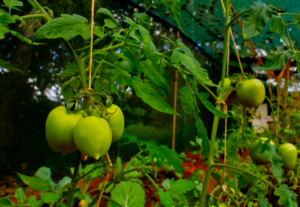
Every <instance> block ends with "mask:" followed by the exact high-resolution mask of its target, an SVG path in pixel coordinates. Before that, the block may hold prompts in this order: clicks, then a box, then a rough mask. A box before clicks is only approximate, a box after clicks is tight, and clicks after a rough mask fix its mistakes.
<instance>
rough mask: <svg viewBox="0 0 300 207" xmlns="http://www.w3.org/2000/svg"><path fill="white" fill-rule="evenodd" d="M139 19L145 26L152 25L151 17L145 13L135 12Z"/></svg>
mask: <svg viewBox="0 0 300 207" xmlns="http://www.w3.org/2000/svg"><path fill="white" fill-rule="evenodd" d="M133 15H134V16H135V17H136V18H137V19H138V20H139V21H140V23H139V24H141V25H142V26H143V27H146V28H149V27H150V17H149V16H148V15H147V14H145V13H134V14H133Z"/></svg>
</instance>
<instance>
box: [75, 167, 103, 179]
mask: <svg viewBox="0 0 300 207" xmlns="http://www.w3.org/2000/svg"><path fill="white" fill-rule="evenodd" d="M105 165H107V163H105V164H104V165H102V166H98V167H95V168H94V169H92V170H90V171H89V172H87V173H86V174H84V175H82V176H81V177H79V178H77V180H76V182H78V181H79V180H81V179H82V178H84V177H85V176H87V175H88V174H90V173H91V172H93V171H95V170H96V169H98V168H101V167H104V166H105Z"/></svg>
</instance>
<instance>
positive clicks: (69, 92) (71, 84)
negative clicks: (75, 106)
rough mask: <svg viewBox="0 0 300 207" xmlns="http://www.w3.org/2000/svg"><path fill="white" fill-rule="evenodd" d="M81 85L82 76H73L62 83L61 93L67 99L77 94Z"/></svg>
mask: <svg viewBox="0 0 300 207" xmlns="http://www.w3.org/2000/svg"><path fill="white" fill-rule="evenodd" d="M78 79H79V80H78ZM79 85H80V78H77V77H72V78H71V79H70V80H67V81H66V82H64V83H63V84H62V85H61V88H62V91H61V94H62V95H63V96H64V98H65V99H70V98H72V97H73V96H74V95H75V93H77V89H78V87H79Z"/></svg>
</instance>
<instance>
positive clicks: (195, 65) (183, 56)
mask: <svg viewBox="0 0 300 207" xmlns="http://www.w3.org/2000/svg"><path fill="white" fill-rule="evenodd" d="M171 60H172V62H173V63H175V64H178V63H181V64H182V65H183V66H185V68H186V70H188V71H189V72H191V74H192V75H193V76H194V77H195V78H196V79H197V80H198V81H200V82H201V83H203V84H204V85H207V86H214V87H218V86H217V85H215V84H214V83H213V82H212V81H211V80H210V79H209V78H208V74H207V72H206V70H205V69H203V68H201V67H200V63H199V62H198V61H197V60H196V59H195V58H194V57H193V56H192V55H191V54H189V53H181V52H180V51H179V49H175V50H174V51H173V54H172V56H171Z"/></svg>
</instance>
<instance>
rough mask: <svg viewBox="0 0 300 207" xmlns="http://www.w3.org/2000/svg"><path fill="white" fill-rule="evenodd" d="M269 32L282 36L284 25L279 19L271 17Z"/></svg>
mask: <svg viewBox="0 0 300 207" xmlns="http://www.w3.org/2000/svg"><path fill="white" fill-rule="evenodd" d="M269 25H270V31H271V32H276V33H278V34H280V35H284V24H283V22H282V21H281V19H280V18H276V17H272V19H271V21H270V23H269Z"/></svg>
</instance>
